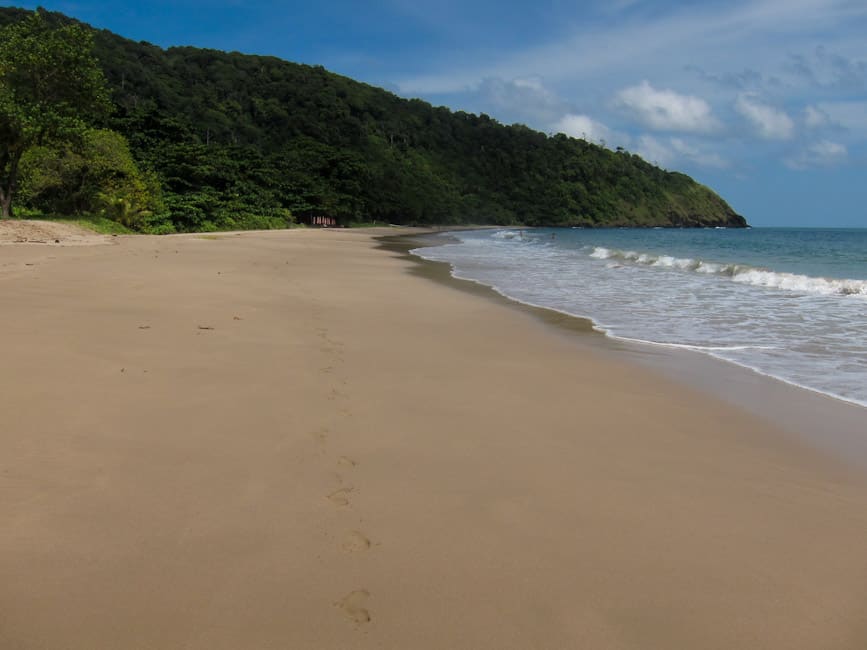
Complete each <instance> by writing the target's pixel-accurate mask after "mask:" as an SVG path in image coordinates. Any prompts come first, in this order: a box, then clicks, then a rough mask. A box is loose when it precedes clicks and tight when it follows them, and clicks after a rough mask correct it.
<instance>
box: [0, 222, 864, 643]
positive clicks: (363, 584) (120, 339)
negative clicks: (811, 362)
mask: <svg viewBox="0 0 867 650" xmlns="http://www.w3.org/2000/svg"><path fill="white" fill-rule="evenodd" d="M381 234H383V232H381V231H377V230H369V231H368V230H364V231H361V230H359V231H348V230H294V231H285V232H269V233H243V234H214V235H199V236H196V235H190V236H172V237H161V238H157V237H145V236H141V237H117V238H102V239H100V240H99V241H98V242H97V241H94V242H93V243H98V244H100V245H92V246H88V245H75V246H63V245H52V244H51V243H44V242H41V241H40V242H36V243H19V244H9V245H6V246H2V247H0V300H2V305H3V310H2V311H3V318H2V319H0V340H2V341H3V346H2V364H0V413H2V425H0V522H2V526H0V648H2V650H7V649H9V650H35V649H45V650H49V649H50V650H55V649H58V650H59V649H63V650H103V649H105V650H115V649H124V650H137V649H180V648H183V649H189V650H222V649H225V650H241V649H245V650H258V649H269V650H270V649H274V650H277V649H281V650H282V649H320V648H322V649H335V650H336V649H345V648H395V649H397V648H401V649H420V650H424V649H426V648H431V649H433V648H436V649H452V648H454V649H467V650H470V649H492V650H493V649H497V650H504V649H512V648H514V649H516V650H517V649H521V650H527V649H530V648H539V649H549V648H550V649H560V648H563V649H566V648H569V649H571V648H588V649H594V650H606V649H635V650H638V649H642V650H647V649H651V648H660V649H677V650H681V649H684V650H685V649H689V650H698V649H720V650H722V649H727V650H728V649H732V648H745V649H751V650H752V649H765V648H768V649H776V648H779V649H785V650H793V649H804V650H807V649H809V650H816V649H819V648H821V649H822V650H830V649H851V650H864V648H867V474H865V472H863V471H859V470H858V469H857V468H856V467H854V466H853V465H851V464H846V463H844V462H843V460H841V459H839V458H837V457H835V456H834V455H833V454H830V453H825V452H823V451H822V450H821V449H819V448H817V447H814V446H811V445H810V444H808V442H807V441H805V439H804V436H802V435H796V434H794V433H792V432H790V431H788V430H787V428H786V425H785V422H784V421H783V420H781V422H779V423H774V422H771V421H769V420H768V419H767V418H760V417H758V416H757V415H755V414H754V413H752V412H749V411H747V410H745V409H740V408H738V407H737V406H736V405H733V404H731V403H730V402H728V401H725V400H723V399H719V398H717V397H715V396H714V395H713V394H712V393H711V392H710V391H708V390H702V389H700V388H696V387H694V386H690V385H687V384H686V383H683V382H679V381H678V380H677V379H676V377H672V376H668V375H665V374H663V373H660V372H656V371H654V369H653V368H652V367H648V366H646V365H642V364H637V363H634V362H631V361H630V359H629V357H628V355H624V354H618V353H617V351H616V350H611V349H608V348H606V346H604V345H598V344H596V343H594V337H596V335H593V334H588V333H582V332H569V331H564V329H563V328H562V327H560V328H557V327H553V326H552V325H551V324H550V323H546V322H545V320H544V319H540V318H538V317H536V316H535V315H533V314H531V313H528V312H527V311H526V310H522V309H519V308H516V307H513V306H510V305H508V304H505V302H504V301H496V300H491V299H487V298H486V297H485V296H482V295H474V294H473V293H471V292H467V291H460V290H457V289H456V288H455V287H453V286H449V285H448V284H446V283H442V282H434V281H431V280H430V279H428V278H425V277H421V275H420V274H419V273H417V272H411V271H413V269H414V268H415V263H413V262H412V261H409V260H407V259H406V258H405V257H403V256H401V255H399V254H398V253H396V252H393V251H389V250H386V249H383V248H381V247H379V246H378V245H377V240H376V236H378V235H381ZM40 237H42V235H40ZM79 243H81V242H79ZM794 394H795V393H794V392H793V393H792V395H794ZM793 399H794V398H793ZM781 408H785V407H784V406H783V407H781Z"/></svg>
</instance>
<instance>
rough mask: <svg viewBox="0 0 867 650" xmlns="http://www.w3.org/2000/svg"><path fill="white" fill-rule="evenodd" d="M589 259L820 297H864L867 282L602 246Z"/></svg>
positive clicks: (866, 292)
mask: <svg viewBox="0 0 867 650" xmlns="http://www.w3.org/2000/svg"><path fill="white" fill-rule="evenodd" d="M590 257H592V258H594V259H602V260H617V261H620V262H625V263H629V264H639V265H643V266H655V267H662V268H673V269H683V270H686V271H695V272H696V273H704V274H708V275H721V276H725V277H729V278H731V279H732V280H733V281H735V282H740V283H742V284H751V285H753V286H757V287H767V288H771V289H783V290H786V291H794V292H799V293H810V294H817V295H823V296H831V295H839V296H858V297H867V280H852V279H837V278H820V277H811V276H808V275H800V274H797V273H780V272H777V271H769V270H766V269H761V268H756V267H752V266H749V265H744V264H726V263H721V262H710V261H705V260H698V259H692V258H680V257H673V256H671V255H654V254H651V253H638V252H636V251H621V250H616V249H610V248H605V247H602V246H597V247H595V248H594V249H593V251H592V252H591V253H590Z"/></svg>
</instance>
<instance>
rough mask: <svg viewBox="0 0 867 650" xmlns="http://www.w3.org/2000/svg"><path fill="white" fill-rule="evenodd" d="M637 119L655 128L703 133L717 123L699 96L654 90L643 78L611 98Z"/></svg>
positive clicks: (708, 106)
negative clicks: (635, 84) (638, 82)
mask: <svg viewBox="0 0 867 650" xmlns="http://www.w3.org/2000/svg"><path fill="white" fill-rule="evenodd" d="M615 103H616V105H617V106H619V107H621V108H623V109H625V110H626V111H627V112H628V113H630V114H631V115H632V116H633V117H634V118H635V119H637V120H638V121H639V122H641V123H642V124H644V125H645V126H648V127H650V128H652V129H655V130H658V131H686V132H693V133H707V132H709V131H713V130H715V129H716V128H718V127H719V122H718V121H717V119H716V118H715V117H714V116H713V112H712V111H711V108H710V105H709V104H708V103H707V102H706V101H704V100H703V99H702V98H700V97H696V96H694V95H681V94H679V93H676V92H674V91H673V90H657V89H656V88H654V87H653V86H651V85H650V84H649V83H648V82H647V81H642V82H641V83H640V84H639V85H637V86H631V87H629V88H624V89H623V90H621V91H620V92H619V93H617V96H616V98H615Z"/></svg>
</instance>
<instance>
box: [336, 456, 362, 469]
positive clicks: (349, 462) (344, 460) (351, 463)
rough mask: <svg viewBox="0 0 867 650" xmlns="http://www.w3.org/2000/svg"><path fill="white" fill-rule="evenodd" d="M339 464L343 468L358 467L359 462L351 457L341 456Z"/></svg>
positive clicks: (338, 460)
mask: <svg viewBox="0 0 867 650" xmlns="http://www.w3.org/2000/svg"><path fill="white" fill-rule="evenodd" d="M337 464H338V465H340V466H341V467H356V466H357V465H358V461H357V460H353V459H351V458H350V457H349V456H341V457H340V458H338V459H337Z"/></svg>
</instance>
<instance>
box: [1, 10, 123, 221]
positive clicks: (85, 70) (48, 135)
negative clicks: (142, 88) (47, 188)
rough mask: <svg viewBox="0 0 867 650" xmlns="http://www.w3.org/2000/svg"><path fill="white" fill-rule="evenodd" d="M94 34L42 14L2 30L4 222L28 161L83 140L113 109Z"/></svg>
mask: <svg viewBox="0 0 867 650" xmlns="http://www.w3.org/2000/svg"><path fill="white" fill-rule="evenodd" d="M92 44H93V32H92V30H89V29H87V28H85V27H84V26H82V25H78V24H73V23H69V24H64V25H56V24H52V21H49V20H48V19H47V18H46V16H45V13H44V12H43V11H41V10H37V11H34V12H30V13H28V14H26V15H25V16H24V17H23V18H22V19H20V20H18V21H16V22H13V23H11V24H8V25H6V26H5V27H3V28H2V29H0V217H11V216H12V211H13V208H12V206H13V200H14V198H15V193H16V190H17V187H18V175H19V169H20V163H21V158H22V156H23V155H24V154H25V153H26V152H27V151H29V150H30V149H32V148H33V147H37V146H43V145H46V144H48V143H51V142H72V141H75V140H76V139H78V138H80V137H81V135H82V134H83V133H84V132H85V130H86V128H87V126H88V123H89V122H91V121H92V120H94V119H98V118H99V117H101V116H104V115H106V114H107V113H108V112H109V111H110V109H111V103H110V101H109V96H108V92H107V87H106V82H105V77H104V75H103V72H102V69H101V67H100V66H99V63H98V61H97V59H96V58H95V57H94V55H93V53H92Z"/></svg>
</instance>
